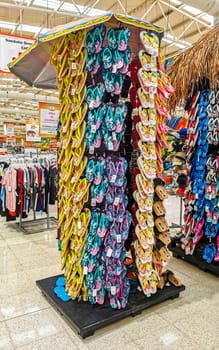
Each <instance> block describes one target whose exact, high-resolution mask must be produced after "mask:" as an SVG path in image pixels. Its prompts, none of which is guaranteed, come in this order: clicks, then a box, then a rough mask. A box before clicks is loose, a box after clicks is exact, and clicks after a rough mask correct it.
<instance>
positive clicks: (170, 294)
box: [36, 276, 185, 338]
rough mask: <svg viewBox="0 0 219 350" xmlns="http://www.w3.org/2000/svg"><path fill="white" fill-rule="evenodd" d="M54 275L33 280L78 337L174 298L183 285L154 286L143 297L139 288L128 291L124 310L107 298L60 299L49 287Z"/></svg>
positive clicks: (54, 280) (85, 335)
mask: <svg viewBox="0 0 219 350" xmlns="http://www.w3.org/2000/svg"><path fill="white" fill-rule="evenodd" d="M58 277H60V276H53V277H49V278H45V279H43V280H40V281H36V284H37V286H38V287H39V288H40V289H41V291H42V293H43V294H44V295H45V296H46V298H47V299H48V301H49V302H50V303H51V304H52V305H53V307H54V308H55V309H57V310H58V311H59V312H60V313H61V314H62V316H63V317H64V318H65V320H66V321H67V322H68V324H69V325H70V327H72V328H74V329H76V331H77V332H78V334H79V335H80V336H81V337H82V338H86V337H88V336H91V335H93V334H94V332H95V331H96V330H97V329H100V328H103V327H105V326H108V325H110V324H112V323H114V322H116V321H119V320H122V319H123V318H126V317H128V316H136V315H138V314H140V313H141V311H143V310H144V309H147V308H149V307H151V306H153V305H156V304H159V303H161V302H163V301H164V300H167V299H175V298H177V297H178V296H179V294H180V292H182V291H183V290H184V289H185V286H182V287H179V288H177V287H174V286H166V287H164V289H162V290H158V292H157V293H156V294H155V295H152V296H151V297H150V298H147V297H146V296H145V295H144V294H143V293H140V292H139V293H138V294H133V295H132V294H131V295H130V297H129V302H128V305H127V307H126V309H125V310H113V309H111V307H110V305H109V303H107V302H106V303H104V305H91V304H90V303H88V302H87V303H85V302H78V301H73V300H71V301H69V302H66V303H65V302H62V301H61V300H60V299H59V298H57V296H56V294H55V293H54V291H53V289H54V287H55V284H56V280H57V278H58Z"/></svg>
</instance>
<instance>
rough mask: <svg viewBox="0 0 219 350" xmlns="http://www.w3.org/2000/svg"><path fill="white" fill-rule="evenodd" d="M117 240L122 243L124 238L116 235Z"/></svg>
mask: <svg viewBox="0 0 219 350" xmlns="http://www.w3.org/2000/svg"><path fill="white" fill-rule="evenodd" d="M116 240H117V243H121V242H122V236H121V235H116Z"/></svg>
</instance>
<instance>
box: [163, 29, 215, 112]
mask: <svg viewBox="0 0 219 350" xmlns="http://www.w3.org/2000/svg"><path fill="white" fill-rule="evenodd" d="M218 58H219V23H218V24H216V25H215V26H214V28H212V29H211V30H209V31H208V32H207V33H206V34H204V35H202V36H201V38H200V39H199V40H198V41H197V42H196V43H195V44H194V45H193V46H191V47H190V48H189V49H187V50H186V51H184V52H183V53H182V54H181V55H179V56H177V57H176V59H175V61H174V63H173V64H172V65H170V67H169V68H168V75H169V78H170V81H171V84H172V85H173V87H174V93H173V94H172V95H171V96H170V99H169V110H170V111H172V112H174V111H175V109H176V107H177V106H184V105H185V102H186V100H187V97H188V94H189V93H191V92H193V91H195V90H196V89H199V88H200V87H202V88H203V86H205V85H206V81H207V82H208V85H209V86H210V88H211V89H212V90H216V89H217V88H218V75H219V59H218Z"/></svg>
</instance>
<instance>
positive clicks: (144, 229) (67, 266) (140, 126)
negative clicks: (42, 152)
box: [51, 24, 182, 309]
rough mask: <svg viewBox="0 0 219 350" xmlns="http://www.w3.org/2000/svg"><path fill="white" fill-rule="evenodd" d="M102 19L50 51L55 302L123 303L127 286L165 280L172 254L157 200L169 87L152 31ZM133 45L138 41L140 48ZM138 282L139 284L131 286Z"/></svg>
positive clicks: (146, 286) (147, 287) (161, 195)
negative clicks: (55, 107)
mask: <svg viewBox="0 0 219 350" xmlns="http://www.w3.org/2000/svg"><path fill="white" fill-rule="evenodd" d="M132 34H133V32H132V31H131V29H129V28H128V27H118V28H117V27H113V28H110V29H108V30H107V28H106V26H105V25H104V24H101V25H98V26H95V27H94V28H93V29H91V30H90V31H87V32H86V31H85V30H82V31H78V32H76V33H72V34H71V35H66V36H65V37H63V38H61V39H59V40H58V41H57V43H56V45H55V47H54V49H53V53H52V55H51V63H52V64H54V65H55V67H56V71H57V77H58V86H59V98H60V104H61V112H60V125H59V132H58V137H59V140H58V145H59V154H58V166H59V171H60V181H59V191H58V203H59V217H58V236H59V239H60V247H61V265H62V268H63V269H64V279H62V278H61V279H58V280H57V285H56V288H55V289H54V292H55V293H56V294H57V296H58V297H59V298H61V299H62V300H63V301H67V300H70V299H73V300H75V299H77V298H79V299H80V298H82V299H83V300H84V301H87V300H89V302H90V303H91V304H96V303H97V304H103V303H104V302H105V301H106V300H107V299H108V300H109V302H110V305H111V307H112V308H113V309H117V308H118V309H121V308H125V307H126V305H127V302H128V298H129V294H130V293H138V289H139V288H141V290H142V291H143V293H144V294H145V295H146V296H147V297H150V296H151V295H152V294H155V293H156V292H157V288H159V289H162V288H164V286H165V285H166V283H168V284H169V283H171V284H172V285H174V286H176V287H180V286H182V283H181V282H180V281H179V280H178V278H177V277H176V276H175V275H174V273H173V272H172V271H169V270H166V265H167V263H168V260H169V259H170V257H171V253H170V251H169V250H168V248H167V245H168V244H169V243H170V237H169V232H168V224H167V222H166V219H165V207H164V204H163V200H164V199H166V198H167V193H166V190H165V188H164V182H163V180H162V173H163V162H162V148H163V147H168V143H167V141H166V136H165V134H166V132H167V129H166V126H165V124H166V118H167V109H166V103H167V100H168V97H169V95H170V94H171V93H172V91H173V90H172V87H171V85H170V84H169V82H168V77H167V75H166V73H165V71H164V68H163V57H162V56H161V54H160V53H159V44H160V41H159V37H158V36H157V35H156V34H155V33H153V32H147V31H141V32H140V39H138V40H139V42H141V44H139V45H138V50H139V49H140V50H139V51H138V52H135V51H133V50H132V49H131V42H132V40H134V39H132ZM140 45H142V46H141V47H140ZM139 283H140V284H139Z"/></svg>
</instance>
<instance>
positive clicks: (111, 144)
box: [108, 142, 113, 151]
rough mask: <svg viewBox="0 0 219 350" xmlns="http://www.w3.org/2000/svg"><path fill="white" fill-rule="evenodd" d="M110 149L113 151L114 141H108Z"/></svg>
mask: <svg viewBox="0 0 219 350" xmlns="http://www.w3.org/2000/svg"><path fill="white" fill-rule="evenodd" d="M108 150H109V151H113V143H112V142H109V143H108Z"/></svg>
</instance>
